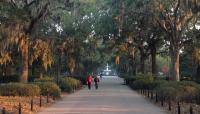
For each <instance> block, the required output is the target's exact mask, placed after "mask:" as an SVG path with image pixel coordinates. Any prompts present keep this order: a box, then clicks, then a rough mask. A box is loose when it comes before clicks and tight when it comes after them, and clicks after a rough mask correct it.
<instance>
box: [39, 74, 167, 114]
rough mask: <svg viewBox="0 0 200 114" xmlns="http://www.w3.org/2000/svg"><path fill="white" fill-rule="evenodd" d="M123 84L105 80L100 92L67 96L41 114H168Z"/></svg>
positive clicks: (85, 91) (81, 92)
mask: <svg viewBox="0 0 200 114" xmlns="http://www.w3.org/2000/svg"><path fill="white" fill-rule="evenodd" d="M122 84H123V80H122V79H120V78H103V80H102V81H101V84H100V88H99V89H98V90H95V89H94V87H93V88H92V90H88V89H87V88H85V89H83V90H80V91H78V92H76V93H75V94H71V95H68V96H65V97H64V98H63V100H62V101H59V102H57V103H55V104H54V105H52V106H51V107H49V108H46V109H44V110H43V112H40V113H39V114H166V113H165V112H164V111H162V110H161V109H160V108H158V107H156V106H154V105H153V104H151V103H149V102H148V101H146V100H145V99H144V98H143V97H142V96H140V95H138V94H137V93H136V92H134V91H132V90H130V89H129V88H128V87H126V86H125V85H122Z"/></svg>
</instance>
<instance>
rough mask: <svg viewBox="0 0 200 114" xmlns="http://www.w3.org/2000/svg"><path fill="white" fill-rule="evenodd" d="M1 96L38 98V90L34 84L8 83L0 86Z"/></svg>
mask: <svg viewBox="0 0 200 114" xmlns="http://www.w3.org/2000/svg"><path fill="white" fill-rule="evenodd" d="M0 95H2V96H39V95H40V88H39V86H37V85H34V84H23V83H8V84H1V85H0Z"/></svg>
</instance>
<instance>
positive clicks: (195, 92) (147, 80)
mask: <svg viewBox="0 0 200 114" xmlns="http://www.w3.org/2000/svg"><path fill="white" fill-rule="evenodd" d="M125 80H126V81H127V82H128V85H129V86H130V87H131V88H132V89H135V90H152V91H155V92H156V93H157V94H158V96H159V98H162V99H163V98H165V99H170V100H179V101H180V100H182V101H187V102H193V101H196V102H199V103H200V85H199V84H197V83H195V82H193V81H181V82H176V81H167V80H156V78H152V77H151V76H149V75H148V76H141V77H139V76H137V77H134V78H130V77H129V78H125Z"/></svg>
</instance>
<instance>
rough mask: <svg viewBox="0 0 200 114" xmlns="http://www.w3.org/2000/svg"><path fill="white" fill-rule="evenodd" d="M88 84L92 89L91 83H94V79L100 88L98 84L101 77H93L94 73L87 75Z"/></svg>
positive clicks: (96, 85) (96, 86)
mask: <svg viewBox="0 0 200 114" xmlns="http://www.w3.org/2000/svg"><path fill="white" fill-rule="evenodd" d="M86 80H87V85H88V89H91V85H92V82H93V81H94V85H95V88H96V89H98V87H99V86H98V84H99V77H98V76H96V77H95V78H94V79H93V77H92V75H90V74H89V75H88V76H87V79H86Z"/></svg>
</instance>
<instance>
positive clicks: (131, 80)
mask: <svg viewBox="0 0 200 114" xmlns="http://www.w3.org/2000/svg"><path fill="white" fill-rule="evenodd" d="M136 80H137V78H136V76H134V77H133V76H129V77H124V81H125V83H126V84H127V85H129V84H131V83H133V82H134V81H136Z"/></svg>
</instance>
